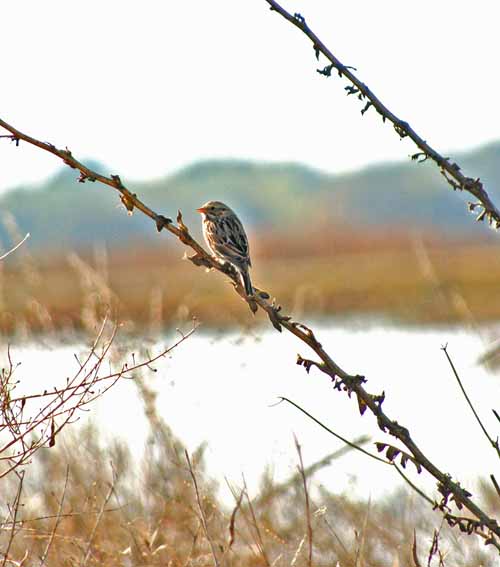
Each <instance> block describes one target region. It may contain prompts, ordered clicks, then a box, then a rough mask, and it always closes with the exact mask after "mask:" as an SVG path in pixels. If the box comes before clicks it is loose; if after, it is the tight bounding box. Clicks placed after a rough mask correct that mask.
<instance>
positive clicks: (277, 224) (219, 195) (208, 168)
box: [0, 142, 500, 250]
mask: <svg viewBox="0 0 500 567" xmlns="http://www.w3.org/2000/svg"><path fill="white" fill-rule="evenodd" d="M452 157H453V159H456V160H457V161H458V162H459V163H460V165H461V166H462V168H463V171H464V173H466V174H467V175H471V176H474V177H480V178H481V180H482V181H483V182H484V184H485V187H486V188H487V190H488V192H489V193H490V194H491V195H492V197H493V198H494V199H495V200H496V202H497V203H499V202H500V142H497V143H494V144H490V145H488V146H484V147H482V148H479V149H477V150H474V151H470V152H467V153H464V154H461V155H457V156H452ZM88 164H89V165H90V166H91V167H93V168H95V169H97V170H98V171H101V172H103V173H108V171H107V170H106V169H105V168H103V167H102V166H101V165H99V164H98V163H95V162H90V161H89V162H88ZM112 173H113V172H112ZM77 177H78V175H77V173H76V172H75V171H74V170H72V169H69V168H64V169H61V171H60V173H58V174H57V175H55V176H54V177H52V178H51V179H49V180H48V181H47V182H46V183H44V184H42V185H39V186H30V187H21V188H17V189H15V190H13V191H10V192H8V193H6V194H4V195H3V196H2V197H1V198H0V211H1V212H2V213H3V214H5V213H8V214H11V215H13V217H14V218H15V219H16V223H17V225H18V226H19V229H20V231H21V232H22V233H23V234H24V233H25V232H28V231H29V232H31V234H32V239H31V241H30V247H31V248H45V249H59V250H63V249H69V248H75V247H76V248H78V247H87V246H89V245H92V244H93V243H95V242H106V243H108V244H109V245H110V246H114V245H123V244H126V243H127V242H129V241H131V240H134V241H137V240H138V239H142V240H147V239H149V238H153V237H155V234H156V231H155V228H154V226H153V224H152V223H151V222H150V221H148V219H145V218H143V216H142V215H141V214H140V213H137V214H134V215H133V216H132V218H130V217H128V216H127V214H126V212H125V210H124V209H123V207H122V206H121V205H119V199H118V195H117V194H116V193H115V192H114V191H113V190H112V189H111V188H109V187H106V186H103V185H100V184H98V183H88V182H87V183H84V184H81V183H78V182H77ZM123 181H124V183H126V184H128V186H129V188H130V189H131V190H132V191H134V192H136V193H137V194H138V195H140V196H141V198H142V199H143V200H144V202H146V203H147V204H148V205H150V206H151V207H152V208H153V209H154V210H157V211H158V212H161V213H162V214H164V215H166V216H171V217H175V215H176V212H177V209H178V208H180V209H181V210H182V211H183V213H184V217H185V221H186V222H187V223H188V225H189V226H192V227H196V228H198V227H199V217H198V215H197V213H195V211H194V209H195V208H196V207H198V206H200V205H201V204H203V203H204V202H205V201H207V200H209V199H220V200H223V201H226V202H228V203H229V204H231V205H233V206H234V208H235V209H236V210H237V211H238V212H239V213H241V216H242V217H243V219H244V221H245V224H247V225H248V226H249V227H252V225H253V228H254V229H255V228H258V227H264V228H272V229H274V230H294V231H296V230H301V227H302V228H303V227H304V226H310V225H311V224H312V225H318V224H320V223H336V224H337V225H340V226H349V227H350V228H351V229H352V228H354V229H355V227H356V226H357V225H359V226H362V227H363V228H367V227H370V226H373V227H382V226H383V227H391V226H394V227H398V228H399V229H400V228H401V227H403V226H404V227H408V229H409V230H413V229H417V230H424V231H425V230H432V231H434V232H436V231H437V232H442V233H445V234H447V235H461V234H464V233H467V234H474V235H477V236H481V235H484V236H485V237H487V236H488V234H489V231H487V230H486V229H485V227H483V226H482V225H479V226H478V223H474V222H473V219H472V218H471V216H470V214H469V213H467V210H466V207H465V205H464V203H465V202H466V201H467V200H469V199H470V197H468V196H467V195H463V194H460V193H456V192H453V191H452V190H451V188H450V187H449V185H448V184H447V183H446V182H445V180H444V179H443V178H442V177H441V175H440V174H439V171H438V170H437V168H436V167H433V165H432V164H430V163H423V164H415V163H411V162H410V161H407V162H401V163H388V164H381V165H376V166H372V167H367V168H366V169H363V170H360V171H357V172H353V173H348V174H342V175H329V174H325V173H322V172H320V171H316V170H313V169H310V168H308V167H305V166H302V165H298V164H293V163H281V164H270V163H256V162H249V161H236V160H231V161H204V162H200V163H195V164H193V165H191V166H189V167H186V168H184V169H182V170H180V171H179V172H177V173H176V174H174V175H172V176H169V177H166V178H165V179H161V180H155V181H150V182H148V181H144V182H134V183H129V182H128V181H127V180H126V179H123ZM2 213H0V242H1V243H2V246H3V247H4V248H5V247H6V246H8V245H9V243H10V242H11V238H10V236H9V230H7V228H6V226H5V225H6V223H5V222H1V220H2ZM7 224H8V223H7ZM10 232H12V230H10Z"/></svg>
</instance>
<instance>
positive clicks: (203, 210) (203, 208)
mask: <svg viewBox="0 0 500 567" xmlns="http://www.w3.org/2000/svg"><path fill="white" fill-rule="evenodd" d="M196 210H197V211H198V212H199V213H206V212H207V209H205V207H200V208H199V209H196Z"/></svg>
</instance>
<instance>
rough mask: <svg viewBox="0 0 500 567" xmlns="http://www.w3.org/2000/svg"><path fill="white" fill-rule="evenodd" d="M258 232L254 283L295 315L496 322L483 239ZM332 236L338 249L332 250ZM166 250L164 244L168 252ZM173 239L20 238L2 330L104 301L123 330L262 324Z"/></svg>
mask: <svg viewBox="0 0 500 567" xmlns="http://www.w3.org/2000/svg"><path fill="white" fill-rule="evenodd" d="M309 237H310V238H309V239H308V240H307V241H305V240H304V239H300V238H298V237H296V238H295V240H291V239H290V237H289V236H287V237H284V236H280V235H269V234H268V235H266V236H265V237H262V238H261V239H260V240H258V241H257V242H256V244H255V246H254V266H255V269H254V272H253V277H254V282H255V284H256V285H257V286H258V287H260V288H262V289H265V290H266V291H269V292H270V293H271V294H272V295H273V296H276V297H278V298H279V299H280V301H281V302H282V304H283V305H284V306H285V307H286V308H287V310H292V311H293V313H294V314H295V315H296V316H299V317H300V316H302V315H303V314H307V315H308V316H316V317H325V316H328V315H331V314H335V315H342V314H345V315H349V314H356V313H368V314H374V315H383V316H389V317H392V318H394V319H397V320H403V321H405V322H454V321H463V320H464V318H466V319H468V320H469V319H470V320H474V321H488V320H498V319H499V318H500V285H499V283H500V255H499V254H498V250H497V247H496V246H494V245H488V244H484V243H483V244H481V243H477V244H469V245H464V244H463V243H447V244H446V243H442V242H441V243H439V244H438V243H437V241H432V240H430V241H429V242H428V243H427V244H426V245H425V246H424V245H423V244H422V241H420V240H415V239H413V238H410V237H409V236H408V235H405V234H404V233H399V234H380V233H376V234H372V233H366V234H364V235H359V234H356V235H355V236H354V235H352V234H351V235H349V234H346V233H344V232H343V233H339V234H337V233H336V234H326V235H325V233H320V234H316V233H314V234H312V235H311V234H310V235H309ZM331 243H334V247H333V246H332V245H331ZM169 246H170V247H169ZM182 253H183V251H182V250H181V249H180V247H179V246H178V245H177V244H176V243H173V244H172V243H170V242H167V243H166V244H165V245H164V246H162V247H156V248H155V247H148V248H147V249H146V248H133V247H129V248H127V249H121V250H113V251H112V252H109V253H108V252H107V251H106V250H105V249H104V248H102V247H101V248H97V249H96V250H94V251H92V252H90V253H76V252H71V253H69V254H68V255H67V256H64V257H62V256H59V257H50V255H49V256H47V255H44V256H43V257H42V256H32V255H30V254H29V251H28V247H27V246H26V245H25V246H24V247H22V248H21V249H20V250H18V251H17V252H16V254H15V255H13V256H12V257H10V258H9V259H8V261H5V262H4V263H3V264H2V266H1V267H0V330H1V331H2V332H3V333H6V334H12V333H17V334H23V333H26V332H27V331H30V332H48V331H52V330H54V329H61V328H65V329H82V328H83V329H85V328H93V327H94V326H95V321H96V320H97V319H99V318H100V317H101V316H102V315H103V313H105V312H106V311H107V310H108V307H109V306H111V307H112V309H113V311H114V313H115V314H116V316H117V318H119V319H120V320H121V321H125V322H127V323H128V327H129V328H130V329H131V330H133V329H140V330H141V332H144V330H147V329H148V328H150V329H152V330H153V331H154V330H158V329H160V328H162V327H163V326H168V325H172V324H173V325H178V324H181V323H182V322H184V321H186V320H189V319H191V317H192V316H193V315H196V317H198V318H199V319H200V320H202V321H203V322H204V323H205V324H207V325H213V326H231V325H239V324H242V323H243V324H244V325H249V324H254V323H255V322H256V323H259V322H262V321H261V319H260V318H259V317H257V318H256V319H255V320H253V319H251V318H250V317H248V310H247V309H246V308H245V306H244V305H243V304H242V302H241V301H240V300H239V298H238V297H237V296H236V295H235V294H234V293H233V292H232V290H231V286H230V285H228V284H227V283H225V282H223V281H222V282H221V276H220V275H219V274H217V276H216V277H213V276H208V275H206V274H204V273H203V272H202V271H201V270H199V269H195V268H194V267H193V266H192V265H191V264H190V263H189V262H185V261H182V260H181V256H182Z"/></svg>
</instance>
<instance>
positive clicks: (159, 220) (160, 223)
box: [156, 215, 172, 232]
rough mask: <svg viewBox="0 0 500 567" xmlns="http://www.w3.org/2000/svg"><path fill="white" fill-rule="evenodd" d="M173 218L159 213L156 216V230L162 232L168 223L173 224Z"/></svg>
mask: <svg viewBox="0 0 500 567" xmlns="http://www.w3.org/2000/svg"><path fill="white" fill-rule="evenodd" d="M171 223H172V219H169V218H167V217H164V216H163V215H158V216H157V217H156V230H157V231H158V232H161V231H162V229H163V228H165V227H166V226H167V224H171Z"/></svg>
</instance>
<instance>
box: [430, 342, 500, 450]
mask: <svg viewBox="0 0 500 567" xmlns="http://www.w3.org/2000/svg"><path fill="white" fill-rule="evenodd" d="M441 350H442V351H443V352H444V354H445V356H446V359H447V360H448V363H449V365H450V367H451V369H452V371H453V375H454V376H455V378H456V379H457V382H458V385H459V386H460V390H462V394H463V395H464V398H465V399H466V401H467V404H468V405H469V407H470V409H471V411H472V413H473V414H474V417H475V418H476V421H477V422H478V423H479V427H481V430H482V432H483V433H484V435H485V437H486V439H488V441H489V442H490V445H491V446H492V447H493V449H495V451H496V454H497V457H499V458H500V447H499V446H498V439H497V440H496V441H494V440H493V439H492V437H491V436H490V434H489V433H488V431H487V430H486V427H485V426H484V425H483V422H482V421H481V418H480V417H479V415H478V414H477V412H476V410H475V408H474V406H473V405H472V402H471V401H470V398H469V396H468V395H467V392H466V391H465V388H464V385H463V384H462V380H460V376H459V375H458V372H457V369H456V368H455V365H454V364H453V361H452V360H451V357H450V355H449V354H448V345H444V346H442V347H441Z"/></svg>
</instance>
